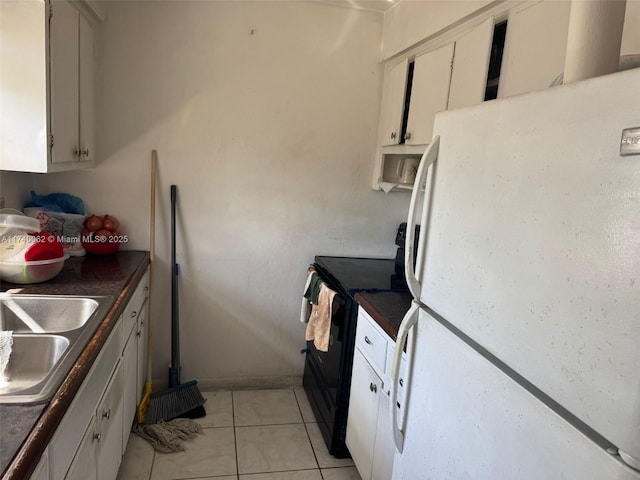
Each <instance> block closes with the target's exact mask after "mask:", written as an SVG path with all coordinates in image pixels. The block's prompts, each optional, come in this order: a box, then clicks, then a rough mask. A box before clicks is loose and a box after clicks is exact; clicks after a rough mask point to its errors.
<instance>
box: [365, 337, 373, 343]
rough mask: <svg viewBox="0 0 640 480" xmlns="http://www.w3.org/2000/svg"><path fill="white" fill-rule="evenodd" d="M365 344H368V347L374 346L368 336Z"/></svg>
mask: <svg viewBox="0 0 640 480" xmlns="http://www.w3.org/2000/svg"><path fill="white" fill-rule="evenodd" d="M364 343H366V344H367V345H373V342H372V341H371V340H369V337H367V336H366V335H365V337H364Z"/></svg>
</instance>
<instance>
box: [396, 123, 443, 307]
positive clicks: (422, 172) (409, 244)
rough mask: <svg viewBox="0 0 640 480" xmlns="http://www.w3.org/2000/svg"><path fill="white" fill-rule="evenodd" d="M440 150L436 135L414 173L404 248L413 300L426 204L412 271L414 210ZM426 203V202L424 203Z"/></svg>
mask: <svg viewBox="0 0 640 480" xmlns="http://www.w3.org/2000/svg"><path fill="white" fill-rule="evenodd" d="M439 148H440V136H439V135H436V136H435V137H434V139H433V140H432V141H431V144H430V145H429V147H427V149H426V150H425V152H424V154H423V155H422V158H421V159H420V164H419V166H418V172H417V173H416V180H415V183H414V184H413V191H412V192H411V202H410V203H409V214H408V216H407V232H406V241H405V248H404V272H405V278H406V279H407V285H408V286H409V290H410V291H411V295H413V298H416V299H418V300H419V299H420V291H421V290H422V286H421V282H422V273H423V267H422V260H423V258H424V245H425V244H426V238H427V225H426V220H427V212H428V208H426V204H425V205H423V206H422V215H421V226H422V232H421V237H422V238H423V239H424V240H423V241H422V242H420V243H419V244H418V248H419V251H418V252H417V253H418V259H419V260H420V262H418V264H417V266H416V267H417V268H416V269H414V264H415V259H414V249H415V241H416V232H415V230H416V218H415V217H416V210H417V209H418V200H419V199H420V192H421V190H422V185H423V184H425V183H426V181H427V175H428V173H429V169H430V167H431V165H433V164H434V163H435V162H436V160H437V159H438V150H439ZM427 195H428V192H427V187H426V185H425V193H424V198H425V199H426V198H427ZM425 203H426V202H425Z"/></svg>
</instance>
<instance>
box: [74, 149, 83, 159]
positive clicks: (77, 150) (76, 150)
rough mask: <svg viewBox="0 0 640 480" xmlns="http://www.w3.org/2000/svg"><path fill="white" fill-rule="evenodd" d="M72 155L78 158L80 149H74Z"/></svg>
mask: <svg viewBox="0 0 640 480" xmlns="http://www.w3.org/2000/svg"><path fill="white" fill-rule="evenodd" d="M73 154H74V155H75V156H76V157H79V156H80V155H82V152H81V151H80V149H79V148H76V149H75V150H74V151H73Z"/></svg>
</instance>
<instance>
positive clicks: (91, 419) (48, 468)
mask: <svg viewBox="0 0 640 480" xmlns="http://www.w3.org/2000/svg"><path fill="white" fill-rule="evenodd" d="M147 278H148V277H147V275H146V274H145V276H144V277H143V278H142V280H141V281H140V283H139V284H138V286H137V288H136V290H135V292H134V294H133V296H132V297H131V300H130V301H129V303H128V304H127V306H126V307H125V309H124V313H123V314H122V315H121V316H120V318H119V320H118V321H117V322H116V325H115V326H114V328H113V330H112V331H111V333H110V334H109V338H108V339H107V341H106V342H105V344H104V346H103V347H102V350H101V351H100V353H99V354H98V357H97V358H96V360H95V362H94V364H93V366H92V367H91V369H90V370H89V373H88V374H87V376H86V378H85V379H84V381H83V383H82V385H81V386H80V389H79V390H78V393H77V394H76V396H75V398H74V400H73V402H72V403H71V406H70V407H69V409H68V410H67V413H66V414H65V416H64V417H63V419H62V421H61V422H60V425H59V426H58V429H57V430H56V432H55V434H54V435H53V439H52V440H51V442H50V443H49V446H48V449H47V459H45V457H44V456H43V457H42V460H41V462H40V464H38V466H37V467H36V470H35V471H34V474H33V475H32V476H31V478H32V479H33V480H47V479H48V480H62V479H65V480H76V479H78V480H80V479H81V480H87V479H89V480H94V479H95V480H115V478H116V476H117V474H118V469H119V468H120V463H121V460H122V455H123V453H124V450H125V448H126V444H127V441H128V439H129V434H130V432H131V425H132V422H133V419H134V417H135V412H136V406H137V403H138V401H139V398H140V394H141V391H140V388H139V384H141V383H142V382H144V379H143V380H140V372H145V373H146V362H145V360H146V354H145V353H144V352H146V348H147V345H146V334H145V333H144V332H145V328H146V325H145V324H146V320H147V314H146V310H147V308H148V306H147V297H148V295H147V293H148V283H147ZM139 358H142V362H143V363H142V364H141V365H139V364H138V361H139ZM45 462H46V463H48V465H45ZM43 465H44V466H43ZM36 474H38V475H39V476H36Z"/></svg>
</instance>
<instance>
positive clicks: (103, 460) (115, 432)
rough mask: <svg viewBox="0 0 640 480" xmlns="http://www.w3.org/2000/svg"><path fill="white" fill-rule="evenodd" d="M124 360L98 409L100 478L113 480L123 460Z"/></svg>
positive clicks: (98, 467) (97, 454) (97, 436)
mask: <svg viewBox="0 0 640 480" xmlns="http://www.w3.org/2000/svg"><path fill="white" fill-rule="evenodd" d="M122 387H123V384H122V362H120V363H119V364H118V367H117V368H116V371H115V373H114V374H113V377H112V378H111V381H110V382H109V385H108V386H107V389H106V391H105V393H104V396H103V397H102V400H101V401H100V403H99V404H98V408H97V409H96V426H97V428H96V430H97V431H96V435H95V438H96V440H97V442H96V470H97V473H98V477H97V478H98V480H113V479H114V478H116V476H117V475H118V469H119V468H120V461H121V460H122V410H123V408H122V404H123V396H122V391H123V388H122Z"/></svg>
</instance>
